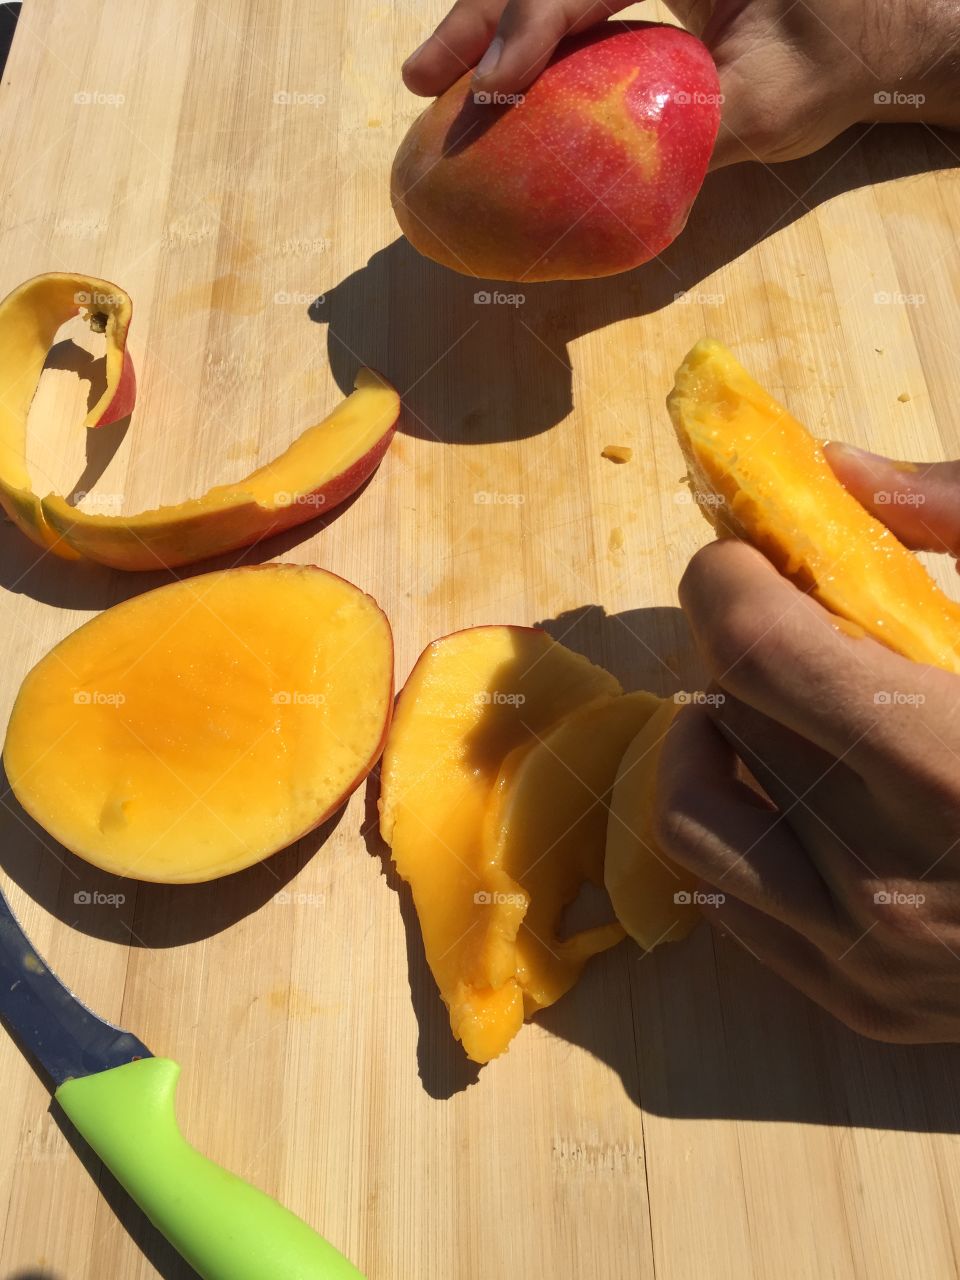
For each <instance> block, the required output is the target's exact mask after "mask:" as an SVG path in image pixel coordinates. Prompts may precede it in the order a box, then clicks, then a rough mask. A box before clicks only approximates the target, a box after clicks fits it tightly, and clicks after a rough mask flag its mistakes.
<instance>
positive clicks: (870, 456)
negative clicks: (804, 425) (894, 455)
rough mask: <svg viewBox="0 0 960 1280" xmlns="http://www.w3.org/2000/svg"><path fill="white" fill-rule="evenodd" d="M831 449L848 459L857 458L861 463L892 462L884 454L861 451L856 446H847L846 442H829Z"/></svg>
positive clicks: (867, 450)
mask: <svg viewBox="0 0 960 1280" xmlns="http://www.w3.org/2000/svg"><path fill="white" fill-rule="evenodd" d="M828 444H829V445H830V448H831V449H835V450H837V452H839V453H843V454H846V456H847V457H848V458H855V459H857V460H858V461H859V462H890V461H891V459H890V458H885V457H884V456H883V454H882V453H871V452H870V450H869V449H860V448H858V446H857V445H855V444H847V443H846V441H845V440H830V441H828Z"/></svg>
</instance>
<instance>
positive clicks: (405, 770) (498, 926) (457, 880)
mask: <svg viewBox="0 0 960 1280" xmlns="http://www.w3.org/2000/svg"><path fill="white" fill-rule="evenodd" d="M619 692H620V685H619V684H618V683H617V681H616V680H615V678H614V677H613V676H612V675H610V674H609V673H608V672H606V671H603V670H601V669H600V668H599V667H595V666H593V665H592V663H590V662H588V661H587V659H586V658H583V657H581V656H580V655H579V654H575V653H572V652H571V651H570V650H569V649H565V648H564V646H563V645H561V644H557V643H556V641H554V640H552V639H551V638H550V637H549V636H548V635H547V634H546V632H543V631H537V630H533V629H529V628H524V627H510V626H503V627H475V628H472V629H470V630H467V631H460V632H457V633H455V634H454V635H451V636H447V637H446V638H444V639H442V640H437V641H435V642H434V643H433V644H431V645H430V646H429V647H428V648H427V649H426V650H425V651H424V653H423V654H422V655H421V657H420V659H419V660H418V662H417V664H416V666H415V667H414V669H413V671H412V673H411V675H410V677H409V679H408V681H407V683H406V685H405V686H404V688H403V691H402V692H401V694H400V697H399V699H398V700H397V708H396V715H395V717H394V725H393V729H392V731H391V733H390V737H389V739H388V741H387V746H386V750H385V752H384V757H383V764H382V769H381V794H380V828H381V831H382V833H383V837H384V839H385V840H386V842H387V843H388V844H389V845H390V847H391V849H392V852H393V860H394V863H395V864H396V867H397V870H398V871H399V873H400V875H401V876H402V877H403V879H404V880H406V881H407V882H408V883H409V884H410V886H411V889H412V890H413V900H414V904H415V905H416V909H417V915H418V917H419V920H420V928H421V930H422V932H423V942H424V947H425V950H426V955H427V962H428V964H429V965H430V969H431V971H432V973H433V976H434V978H435V979H436V982H437V986H438V987H439V989H440V994H441V996H442V997H443V1000H444V1002H445V1004H446V1005H447V1008H448V1010H449V1014H450V1026H451V1029H452V1030H453V1034H454V1036H455V1037H456V1038H457V1039H458V1040H460V1041H462V1043H463V1047H464V1049H465V1050H466V1052H467V1054H468V1056H469V1057H471V1058H472V1059H473V1060H474V1061H475V1062H488V1061H489V1060H490V1059H491V1058H493V1057H495V1056H496V1055H497V1054H498V1053H500V1052H502V1050H503V1049H504V1048H505V1047H506V1045H507V1044H508V1043H509V1041H510V1039H511V1037H512V1036H513V1035H514V1034H515V1033H516V1032H517V1031H518V1030H519V1028H520V1026H521V1024H522V1022H523V1018H524V994H523V990H522V988H521V986H520V985H519V983H518V982H517V980H516V977H515V962H514V955H515V945H514V944H515V940H516V936H517V931H518V929H519V927H520V922H521V921H522V919H523V916H524V914H525V912H526V909H527V902H528V898H527V895H526V893H525V892H524V891H523V889H520V888H518V887H517V884H516V883H515V878H514V877H511V876H510V875H509V874H508V873H507V872H505V871H504V869H503V867H502V866H497V865H495V863H494V862H493V861H492V860H491V858H490V852H489V850H488V848H487V847H486V845H485V844H484V838H483V837H484V821H485V814H486V809H487V806H488V804H489V802H490V800H491V797H492V794H493V789H494V786H495V784H496V781H497V777H498V775H499V773H500V770H501V766H502V765H503V762H504V760H505V759H506V758H507V756H509V755H510V753H511V752H512V751H514V750H515V749H518V748H521V747H524V746H530V745H532V744H533V743H534V742H536V740H537V737H538V736H542V735H543V734H544V733H545V732H546V731H547V730H548V729H549V728H550V726H551V725H553V724H555V723H556V722H557V721H558V720H560V719H561V718H562V717H563V716H564V715H566V714H567V713H568V712H570V711H572V710H573V709H574V708H576V707H578V706H582V705H584V704H586V703H589V702H592V701H594V700H595V699H597V698H598V697H599V698H608V697H610V695H612V694H618V693H619ZM617 936H618V937H619V936H620V935H619V932H618V934H617ZM563 969H564V974H566V973H567V969H568V965H567V964H566V962H565V963H564V965H563ZM564 980H565V978H562V979H558V986H562V985H563V982H564Z"/></svg>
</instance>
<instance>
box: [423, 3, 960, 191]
mask: <svg viewBox="0 0 960 1280" xmlns="http://www.w3.org/2000/svg"><path fill="white" fill-rule="evenodd" d="M627 7H628V4H627V3H626V2H624V3H620V2H619V0H509V3H506V4H505V3H504V0H457V3H456V4H455V5H454V6H453V8H452V9H451V11H450V13H449V14H448V15H447V17H446V18H445V19H444V20H443V22H442V23H441V24H440V26H439V27H438V28H437V30H436V31H435V32H434V34H433V35H431V36H430V37H429V38H428V39H427V40H426V41H425V42H424V43H423V44H422V45H421V46H420V47H419V48H418V49H417V50H416V52H415V53H413V54H412V55H411V57H410V58H408V60H407V62H406V64H405V65H404V69H403V78H404V81H405V82H406V85H407V88H408V89H410V90H412V92H414V93H418V94H422V95H424V96H433V95H434V94H440V93H443V92H444V91H445V90H446V89H447V88H449V86H450V85H451V84H452V83H453V82H454V81H455V80H456V79H457V78H458V77H459V76H461V75H462V74H463V73H464V72H465V71H466V70H468V69H469V68H471V67H475V66H476V67H477V73H476V77H475V87H476V88H477V89H478V90H483V91H485V92H487V93H490V94H493V93H499V94H507V95H509V94H516V93H518V92H522V91H523V90H524V89H525V88H526V87H527V86H529V85H530V84H531V83H532V82H533V81H534V80H535V79H536V77H537V76H538V75H539V74H540V72H541V71H542V70H543V69H544V67H545V66H546V65H547V63H548V62H549V60H550V58H551V56H552V55H553V52H554V50H555V49H556V46H557V44H558V42H559V41H560V40H561V39H562V38H563V37H565V36H567V35H570V34H574V33H578V32H582V31H584V30H586V29H587V28H588V27H591V26H593V25H594V24H596V23H598V22H602V21H603V20H604V19H606V18H608V17H610V16H611V15H613V14H616V13H618V12H620V11H621V10H623V9H626V8H627ZM670 8H671V9H672V10H673V11H674V12H675V13H676V14H677V16H678V18H680V19H681V20H682V21H683V22H684V23H685V24H686V25H687V27H688V28H689V29H690V30H691V31H693V32H695V33H696V34H697V35H699V36H700V37H701V38H702V40H703V41H704V43H705V44H706V46H707V48H708V49H709V50H710V53H711V54H712V55H713V59H714V61H715V62H716V65H717V71H718V73H719V76H720V88H721V91H722V94H723V123H722V126H721V129H720V134H719V137H718V139H717V145H716V148H715V150H714V154H713V159H712V162H711V167H712V168H720V167H721V166H723V165H728V164H736V163H738V162H739V161H742V160H762V161H764V162H766V163H771V162H775V161H780V160H792V159H795V158H797V157H798V156H803V155H808V154H810V152H812V151H816V150H817V149H818V148H820V147H822V146H825V145H826V143H828V142H830V141H831V140H832V139H833V138H835V137H836V136H837V135H838V134H840V133H842V132H843V130H844V129H846V128H848V127H849V126H850V125H852V124H856V123H858V122H884V121H891V122H892V121H901V120H909V121H917V120H920V121H923V122H925V123H927V124H935V125H945V126H947V127H957V126H960V98H958V95H957V93H956V84H957V76H958V73H960V54H958V51H957V39H958V36H960V26H958V19H957V13H956V9H955V7H952V6H950V5H949V4H947V3H944V2H943V0H935V2H934V3H931V4H915V3H910V2H909V0H897V2H896V3H894V4H893V5H886V4H885V5H882V6H881V5H880V4H879V3H877V0H865V2H864V0H840V3H830V2H829V0H808V3H805V4H802V5H795V4H793V3H792V2H791V0H746V2H745V0H716V3H715V4H713V5H711V4H710V0H672V3H671V4H670ZM945 51H946V52H945ZM477 64H479V66H478V65H477Z"/></svg>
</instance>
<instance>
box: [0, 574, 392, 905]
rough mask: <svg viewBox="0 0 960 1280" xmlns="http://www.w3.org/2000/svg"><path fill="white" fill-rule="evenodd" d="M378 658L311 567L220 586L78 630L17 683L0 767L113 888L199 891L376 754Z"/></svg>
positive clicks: (335, 798)
mask: <svg viewBox="0 0 960 1280" xmlns="http://www.w3.org/2000/svg"><path fill="white" fill-rule="evenodd" d="M392 701H393V641H392V636H391V632H390V626H389V624H388V622H387V619H386V618H385V617H384V615H383V613H382V612H381V610H380V609H379V607H378V606H377V604H376V602H375V601H374V600H372V599H371V598H370V597H369V596H367V595H364V593H363V592H362V591H360V590H358V589H357V588H356V587H354V586H352V585H351V584H350V583H348V582H344V581H343V579H342V578H338V577H336V576H335V575H333V574H330V573H325V572H324V571H323V570H320V569H317V568H314V567H312V566H306V567H304V566H299V565H266V566H263V567H260V568H244V569H230V570H223V571H221V572H217V573H209V574H203V575H201V576H199V577H195V578H189V579H186V580H184V581H181V582H175V583H171V584H170V585H169V586H164V587H160V588H158V589H157V590H155V591H149V592H146V593H145V594H143V595H140V596H136V597H134V598H133V599H130V600H127V601H125V602H124V603H122V604H118V605H115V606H114V607H113V608H112V609H108V610H107V611H106V612H105V613H102V614H100V615H99V616H98V617H95V618H94V619H93V620H92V621H90V622H88V623H86V624H85V625H84V626H82V627H80V628H79V630H77V631H74V632H73V633H72V634H71V635H68V636H67V637H66V639H64V640H62V641H61V642H60V644H58V645H57V646H56V647H55V648H54V649H52V650H51V651H50V653H48V654H47V656H46V657H45V658H43V659H42V660H41V661H40V662H39V663H38V664H37V665H36V666H35V667H34V668H33V670H32V671H31V672H30V673H29V674H28V675H27V677H26V679H25V680H24V682H23V685H22V687H21V689H20V693H19V695H18V697H17V700H16V703H15V705H14V708H13V712H12V715H11V718H10V724H9V727H8V729H7V737H6V743H5V746H4V751H3V759H4V764H5V767H6V771H7V776H8V778H9V781H10V785H11V787H12V788H13V791H14V793H15V794H16V796H17V799H18V800H19V801H20V803H21V804H22V805H23V807H24V809H26V810H27V812H28V813H29V814H31V815H32V816H33V817H34V818H35V819H36V820H37V822H39V823H40V824H41V826H43V827H44V828H45V829H46V830H47V831H49V832H50V834H51V835H52V836H53V837H54V838H55V839H57V840H59V841H60V843H61V844H63V845H65V846H66V848H68V849H70V850H72V851H73V852H74V853H76V854H79V855H80V857H82V858H86V859H87V860H88V861H89V862H92V863H94V864H95V865H96V866H98V867H102V868H103V869H104V870H106V871H111V872H114V873H116V874H118V875H125V876H134V877H136V878H138V879H141V880H159V881H165V882H185V881H197V880H211V879H213V878H214V877H216V876H222V875H227V874H228V873H230V872H232V871H239V870H240V869H241V868H243V867H247V866H249V865H250V864H251V863H254V862H257V861H259V860H260V859H262V858H265V857H267V856H268V855H269V854H271V853H274V852H276V851H277V850H278V849H282V848H283V847H284V846H286V845H288V844H290V843H291V842H292V841H294V840H296V839H298V838H299V837H300V836H302V835H305V834H306V833H307V832H308V831H310V830H311V829H312V828H314V827H315V826H317V825H318V824H319V823H320V822H322V821H323V820H324V819H325V818H326V817H328V816H329V815H330V814H331V813H332V812H333V811H334V810H336V809H337V808H338V807H339V806H340V804H341V803H342V802H343V801H344V800H345V799H346V797H347V796H348V795H349V794H350V792H351V791H353V790H354V788H355V787H356V786H358V785H359V783H360V782H361V781H362V780H363V779H364V778H365V777H366V775H367V774H368V773H369V771H370V769H371V768H372V767H373V765H374V764H375V763H376V761H377V759H378V757H379V755H380V751H381V749H382V746H383V742H384V739H385V737H386V732H387V727H388V725H389V721H390V714H391V708H392Z"/></svg>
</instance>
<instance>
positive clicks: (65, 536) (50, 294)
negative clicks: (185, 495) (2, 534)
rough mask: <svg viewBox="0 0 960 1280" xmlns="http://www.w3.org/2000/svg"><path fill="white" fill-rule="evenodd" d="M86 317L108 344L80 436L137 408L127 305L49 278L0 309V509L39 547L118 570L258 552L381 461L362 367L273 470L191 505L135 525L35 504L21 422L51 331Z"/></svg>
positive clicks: (371, 394) (369, 376)
mask: <svg viewBox="0 0 960 1280" xmlns="http://www.w3.org/2000/svg"><path fill="white" fill-rule="evenodd" d="M78 312H79V313H82V314H84V315H85V316H86V317H87V319H88V320H89V321H90V323H91V325H92V327H93V328H94V329H96V330H97V331H100V332H103V334H104V335H105V338H106V370H105V373H106V387H105V389H104V392H103V394H102V395H101V396H100V398H99V400H98V401H97V403H96V404H95V405H94V406H93V408H92V409H91V410H90V412H89V413H88V414H87V416H86V418H85V420H84V424H83V425H84V426H85V427H88V428H96V427H102V426H106V425H108V424H109V423H111V422H116V421H118V420H119V419H121V418H124V417H126V416H127V415H128V414H129V413H130V412H131V411H132V409H133V405H134V401H135V399H136V378H135V375H134V371H133V364H132V361H131V359H130V353H129V352H128V350H127V346H126V343H127V332H128V330H129V327H130V319H131V316H132V314H133V304H132V302H131V300H130V298H129V296H128V295H127V294H126V293H125V292H124V291H123V290H122V289H121V288H119V287H118V286H117V285H115V284H112V283H111V282H110V281H108V280H99V279H96V278H95V277H93V276H83V275H72V274H67V273H60V272H51V273H49V274H46V275H41V276H35V277H34V278H33V279H32V280H27V281H26V282H25V283H24V284H22V285H20V286H19V287H18V288H17V289H14V291H13V292H12V293H10V294H8V295H7V297H6V298H4V300H3V301H2V302H0V505H2V506H3V508H4V510H5V511H6V512H7V514H8V515H9V517H10V519H11V520H12V521H13V522H14V524H16V525H17V526H18V528H20V529H21V530H22V531H23V532H24V533H25V534H26V535H27V536H28V537H29V538H31V539H32V540H33V541H34V542H36V543H37V544H38V545H39V546H41V547H43V548H45V549H47V550H50V551H53V552H55V553H56V554H57V555H59V556H62V557H64V558H65V559H70V560H77V559H87V560H95V561H98V562H99V563H100V564H106V565H111V566H113V567H114V568H117V569H158V568H172V567H174V566H176V565H182V564H190V563H193V562H194V561H196V560H203V559H206V558H207V557H208V556H214V555H219V554H220V553H222V552H225V551H232V550H235V549H236V548H238V547H244V546H248V545H249V544H250V543H253V542H259V541H260V539H261V538H265V537H267V536H269V535H270V534H273V533H278V532H280V531H281V530H283V529H289V528H292V527H293V526H294V525H297V524H302V523H303V522H304V521H306V520H311V519H313V518H314V517H316V516H317V515H320V514H325V513H326V512H328V511H331V510H333V508H334V507H336V506H338V505H339V504H340V503H341V502H343V501H344V500H345V499H347V498H348V497H350V496H351V494H353V493H355V492H356V490H357V489H359V487H360V486H361V485H362V484H363V483H364V481H365V480H367V479H368V478H369V476H370V475H371V474H372V473H373V471H374V470H375V469H376V467H377V465H378V464H379V462H380V460H381V458H382V457H383V455H384V453H385V452H386V450H387V448H388V446H389V444H390V441H391V439H392V437H393V433H394V431H395V429H396V424H397V419H398V417H399V414H400V398H399V396H398V395H397V393H396V391H395V390H394V389H393V387H391V386H390V384H389V383H388V382H386V381H385V379H383V378H382V377H381V376H380V375H379V374H378V373H375V372H374V371H373V370H371V369H360V370H359V372H358V374H357V377H356V382H355V384H354V385H355V389H354V391H353V393H352V395H350V396H348V397H347V398H346V400H344V401H343V403H342V404H341V405H340V406H339V407H338V408H337V409H335V410H334V411H333V413H331V414H330V415H329V416H328V417H327V418H325V419H324V420H323V421H322V422H319V423H317V424H316V425H315V426H312V427H309V428H307V430H306V431H304V432H303V434H302V435H300V436H299V437H298V438H297V439H296V440H295V441H294V442H293V444H291V445H290V447H289V448H288V449H287V450H286V451H285V452H283V453H281V454H280V455H279V456H278V457H276V458H275V459H274V460H273V461H272V462H269V463H267V464H266V465H265V466H263V467H260V468H259V469H258V470H256V471H254V472H252V473H251V474H250V475H249V476H247V477H246V478H245V479H244V480H241V481H238V482H236V483H234V484H225V485H217V486H216V487H215V488H213V489H210V490H209V491H208V492H207V493H205V494H204V495H203V496H202V497H200V498H192V499H189V500H187V501H185V502H181V503H175V504H171V505H168V506H163V507H157V508H155V509H153V510H150V511H144V512H140V513H139V514H137V515H129V516H128V515H92V514H89V513H87V512H84V511H78V510H77V509H76V508H75V507H71V506H70V505H69V504H68V503H67V502H66V501H65V500H64V499H63V498H62V497H60V496H59V495H57V494H48V495H47V496H46V497H43V498H41V497H39V496H38V495H37V494H36V493H35V492H34V490H33V486H32V483H31V480H30V473H29V469H28V466H27V415H28V413H29V410H30V404H31V402H32V400H33V397H34V393H35V392H36V389H37V384H38V382H39V380H40V375H41V373H42V371H43V366H44V362H45V361H46V358H47V354H48V352H49V350H50V347H51V346H52V344H53V341H54V339H55V337H56V333H57V330H58V329H59V328H60V326H61V325H62V324H64V322H65V321H67V320H69V319H71V318H72V317H73V316H75V315H77V314H78Z"/></svg>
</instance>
